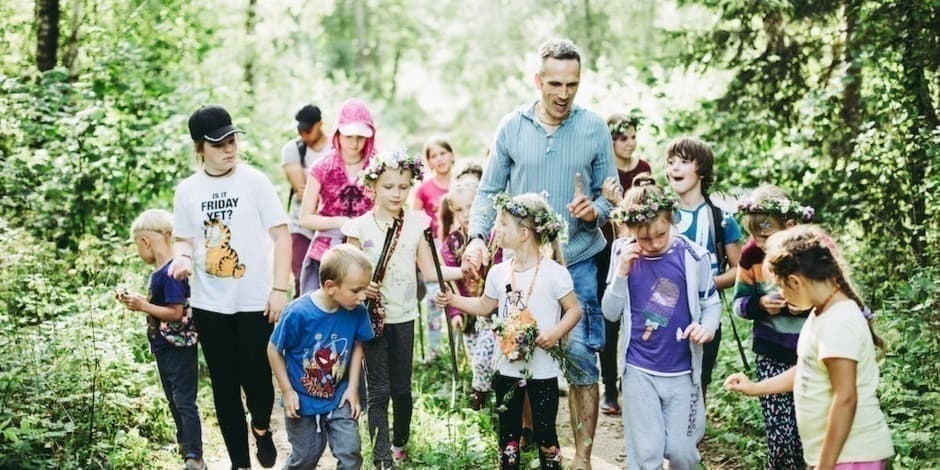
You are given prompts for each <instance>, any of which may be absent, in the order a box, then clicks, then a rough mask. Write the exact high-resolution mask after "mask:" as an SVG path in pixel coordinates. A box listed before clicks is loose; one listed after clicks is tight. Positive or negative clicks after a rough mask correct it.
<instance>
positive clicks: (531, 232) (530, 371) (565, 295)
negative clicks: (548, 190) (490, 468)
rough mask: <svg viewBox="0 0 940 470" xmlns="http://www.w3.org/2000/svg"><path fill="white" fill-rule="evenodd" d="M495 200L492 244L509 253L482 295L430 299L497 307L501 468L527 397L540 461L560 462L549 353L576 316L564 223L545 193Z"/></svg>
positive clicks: (553, 363) (506, 464) (487, 309)
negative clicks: (563, 245)
mask: <svg viewBox="0 0 940 470" xmlns="http://www.w3.org/2000/svg"><path fill="white" fill-rule="evenodd" d="M494 205H495V206H496V208H497V209H498V211H499V212H498V216H497V219H496V229H495V230H496V244H497V245H498V246H499V247H500V248H503V249H504V250H508V251H512V253H513V257H512V259H510V260H508V261H503V262H501V263H499V264H497V265H495V266H493V267H492V268H491V269H490V271H489V273H488V274H487V276H486V282H485V285H484V288H483V294H482V295H481V296H479V297H475V298H473V297H462V296H459V295H454V294H453V293H449V292H448V293H440V294H438V295H437V299H436V300H437V302H438V304H439V305H441V306H445V305H450V306H452V307H455V308H457V309H459V310H461V311H463V312H465V313H468V314H472V315H483V316H486V315H489V314H490V313H491V312H493V310H495V309H498V311H499V317H498V318H499V324H500V325H501V326H500V331H499V333H500V338H499V341H500V345H499V347H500V350H501V351H502V353H501V354H500V355H499V359H498V362H497V374H496V377H495V378H494V380H493V389H494V392H495V393H496V405H497V409H498V410H499V412H500V413H499V458H500V468H519V465H520V457H521V455H520V454H521V449H520V444H519V440H520V437H521V434H522V408H523V399H524V398H525V397H526V396H528V398H529V402H530V403H531V404H532V414H533V424H534V434H535V442H536V444H538V446H539V462H540V463H541V466H542V468H561V449H560V447H559V445H558V435H557V433H556V431H555V417H556V415H557V414H558V375H559V374H560V373H561V368H560V366H559V363H558V360H557V359H556V357H558V354H559V353H560V351H562V348H560V347H559V341H560V340H561V339H562V338H563V337H564V336H565V335H566V334H567V333H568V332H569V331H571V329H572V328H574V326H575V325H577V323H578V320H579V319H580V318H581V306H580V304H579V303H578V299H577V297H575V293H574V285H573V283H572V280H571V275H570V274H569V273H568V271H567V269H565V265H564V260H563V255H562V251H561V247H560V240H559V237H563V236H564V235H565V234H566V233H567V226H566V225H565V223H564V219H562V218H561V216H559V215H557V214H555V213H554V212H552V209H551V207H550V206H549V205H548V203H547V202H546V201H545V198H544V197H542V196H539V195H536V194H522V195H519V196H515V197H510V196H509V195H507V194H500V195H497V196H496V197H494ZM525 332H531V333H525ZM520 333H523V334H520ZM533 343H534V344H533ZM536 346H537V347H536ZM514 392H517V393H514Z"/></svg>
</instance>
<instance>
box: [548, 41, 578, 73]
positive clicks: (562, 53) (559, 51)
mask: <svg viewBox="0 0 940 470" xmlns="http://www.w3.org/2000/svg"><path fill="white" fill-rule="evenodd" d="M539 59H540V62H539V72H542V71H544V67H545V61H547V60H548V59H555V60H576V61H578V65H581V52H580V51H579V50H578V46H575V45H574V43H573V42H571V41H569V40H567V39H551V40H548V41H545V42H543V43H542V45H540V46H539Z"/></svg>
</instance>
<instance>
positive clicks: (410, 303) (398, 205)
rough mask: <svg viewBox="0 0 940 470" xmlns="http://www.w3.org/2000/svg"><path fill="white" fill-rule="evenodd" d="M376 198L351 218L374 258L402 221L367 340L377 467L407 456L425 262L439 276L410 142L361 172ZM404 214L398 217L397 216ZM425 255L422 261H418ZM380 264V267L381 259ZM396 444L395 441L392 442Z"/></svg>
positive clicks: (373, 288) (374, 286) (430, 275)
mask: <svg viewBox="0 0 940 470" xmlns="http://www.w3.org/2000/svg"><path fill="white" fill-rule="evenodd" d="M361 179H362V182H363V184H364V185H365V186H366V188H368V190H369V191H370V192H371V193H372V195H373V197H374V201H375V205H374V206H373V207H372V209H370V210H368V211H366V212H365V213H364V214H362V215H361V216H359V217H356V218H354V219H352V220H350V221H348V222H346V224H345V225H343V228H342V231H343V234H345V235H346V237H347V241H348V242H349V243H351V244H353V245H355V246H357V247H359V248H360V249H361V250H362V251H363V252H364V253H365V254H366V256H368V257H369V258H370V259H371V260H372V262H373V264H375V263H377V262H378V261H379V258H380V254H381V253H382V251H383V247H384V245H385V238H386V233H387V231H388V229H389V227H394V229H395V230H394V231H393V235H392V238H391V243H390V244H389V245H388V247H387V251H386V253H387V255H386V257H385V260H386V263H385V266H384V272H385V273H386V275H385V278H384V279H383V280H382V281H381V282H372V283H371V284H370V285H369V287H368V289H367V290H366V297H368V298H369V299H372V302H371V308H370V312H369V314H370V316H371V317H372V325H373V328H374V329H375V333H376V339H374V340H372V341H369V342H367V343H365V345H364V346H365V353H366V382H367V383H368V407H369V411H368V415H369V433H370V434H371V435H372V441H373V445H374V447H373V449H372V458H373V460H374V462H375V468H390V467H392V462H393V458H394V459H395V460H405V459H407V456H408V454H407V452H406V450H405V445H406V444H407V443H408V438H409V435H410V427H411V412H412V397H411V372H412V363H411V362H412V351H413V350H414V331H415V325H414V323H415V319H416V318H417V317H418V304H417V282H418V279H417V274H416V273H415V263H416V262H417V266H418V268H419V269H420V270H421V274H422V275H423V276H424V277H425V278H426V279H436V278H437V273H436V271H435V268H434V260H433V258H432V254H431V250H432V249H434V247H432V246H430V245H429V244H428V242H427V241H426V240H425V238H424V237H423V233H424V231H425V229H427V228H428V227H429V226H430V222H431V219H430V217H428V216H427V215H426V214H425V213H424V212H423V211H413V210H405V209H404V204H405V201H406V200H407V199H408V193H409V192H410V191H411V188H412V186H413V185H414V183H415V182H416V181H420V180H421V163H420V161H419V160H417V159H415V158H414V157H412V156H410V155H408V154H407V153H406V151H405V150H404V149H402V150H398V151H394V152H389V153H382V154H379V155H376V156H375V157H373V158H372V160H371V161H370V162H369V166H368V167H367V168H366V169H365V170H364V171H363V173H362V175H361ZM396 219H397V223H393V222H395V220H396ZM416 260H417V261H416ZM376 269H380V267H379V266H376ZM441 269H442V271H443V275H444V280H445V281H451V280H456V279H460V278H461V272H460V269H459V268H453V267H449V266H442V267H441ZM390 399H391V402H392V414H393V418H394V420H393V426H394V433H393V436H392V440H391V443H390V442H389V426H388V404H389V400H390ZM390 444H391V446H390Z"/></svg>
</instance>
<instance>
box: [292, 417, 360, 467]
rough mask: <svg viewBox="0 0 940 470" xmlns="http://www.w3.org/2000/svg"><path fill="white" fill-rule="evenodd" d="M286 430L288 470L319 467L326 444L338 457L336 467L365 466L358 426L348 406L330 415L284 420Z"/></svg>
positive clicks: (334, 455)
mask: <svg viewBox="0 0 940 470" xmlns="http://www.w3.org/2000/svg"><path fill="white" fill-rule="evenodd" d="M284 427H285V428H287V440H288V441H289V442H290V445H291V450H290V458H288V459H287V463H286V464H285V465H284V468H285V469H294V468H316V466H317V462H319V461H320V457H321V456H322V455H323V450H324V449H326V444H327V442H329V444H330V452H332V453H333V457H336V468H340V469H346V468H350V469H352V468H354V469H358V468H361V467H362V450H361V447H362V442H360V439H359V423H358V422H357V421H356V420H355V419H353V418H352V414H351V410H350V408H349V404H344V405H343V406H341V407H339V408H337V409H335V410H333V411H332V412H330V413H327V414H322V415H316V416H301V417H299V418H287V417H285V418H284Z"/></svg>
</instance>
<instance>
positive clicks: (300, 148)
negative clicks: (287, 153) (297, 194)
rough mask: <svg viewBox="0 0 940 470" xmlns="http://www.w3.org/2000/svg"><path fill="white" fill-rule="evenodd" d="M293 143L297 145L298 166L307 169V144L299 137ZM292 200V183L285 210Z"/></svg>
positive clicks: (288, 208)
mask: <svg viewBox="0 0 940 470" xmlns="http://www.w3.org/2000/svg"><path fill="white" fill-rule="evenodd" d="M294 145H296V146H297V153H298V154H300V168H302V169H304V171H306V169H307V144H305V143H304V141H303V139H301V138H300V137H298V138H297V140H295V141H294ZM293 200H294V185H291V187H290V194H288V195H287V210H290V205H291V202H293Z"/></svg>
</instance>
